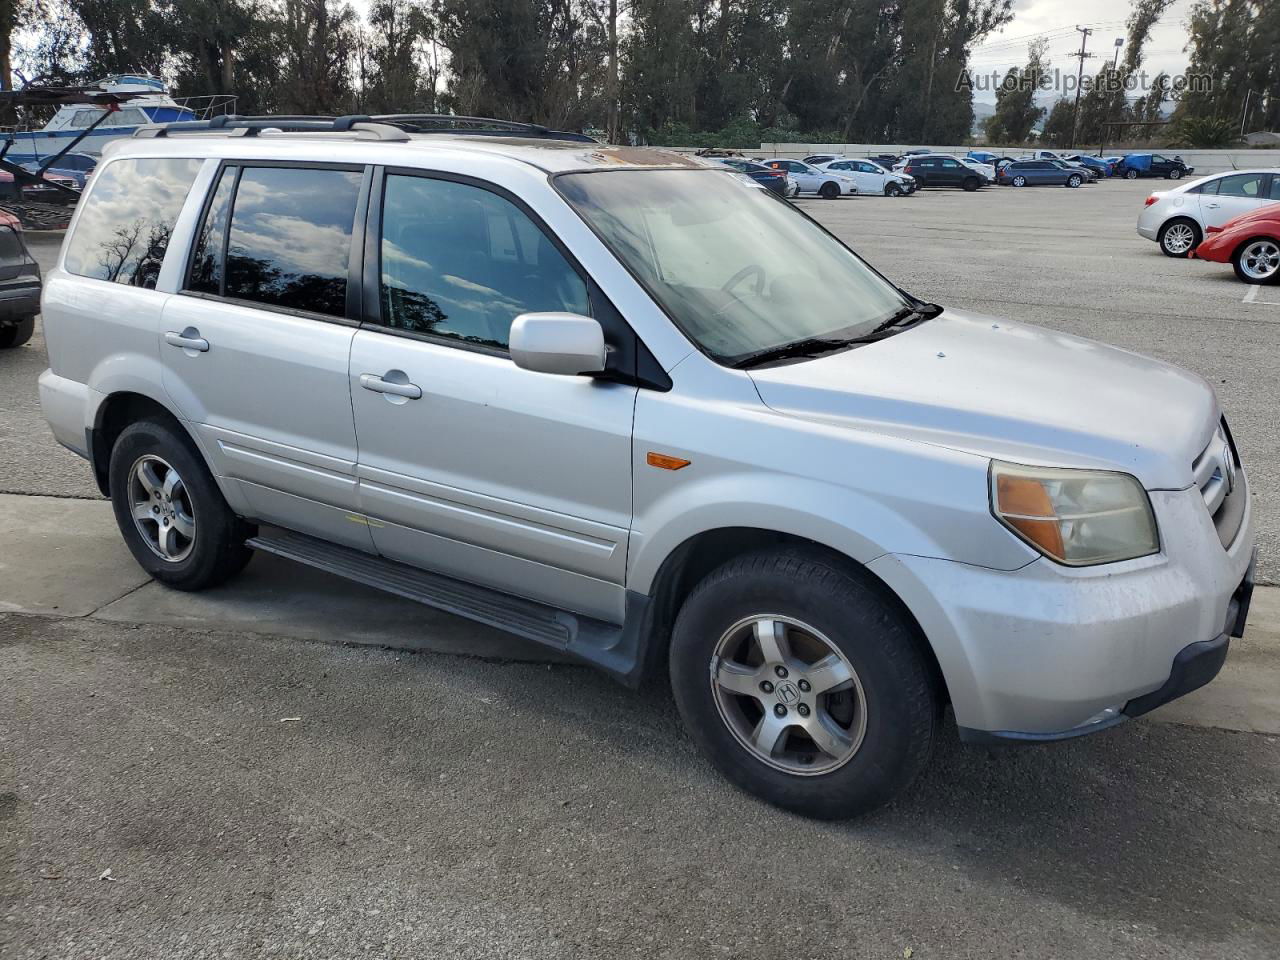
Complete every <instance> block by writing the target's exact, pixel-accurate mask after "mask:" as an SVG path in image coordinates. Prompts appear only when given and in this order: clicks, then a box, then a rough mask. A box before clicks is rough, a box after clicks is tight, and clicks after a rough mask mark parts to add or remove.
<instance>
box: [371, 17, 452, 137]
mask: <svg viewBox="0 0 1280 960" xmlns="http://www.w3.org/2000/svg"><path fill="white" fill-rule="evenodd" d="M434 35H435V22H434V20H433V19H432V16H431V12H430V11H429V10H428V9H427V7H426V5H425V4H424V3H422V2H421V0H378V2H376V3H374V4H373V6H372V7H371V8H370V9H369V30H368V37H369V40H368V44H367V49H366V51H365V52H366V56H367V63H366V65H365V70H364V71H363V72H362V76H361V80H362V83H361V98H362V103H361V111H362V112H368V113H435V112H436V83H437V81H438V80H439V65H438V62H437V61H435V60H433V59H432V58H431V57H430V54H429V45H430V44H431V42H432V40H433V39H434Z"/></svg>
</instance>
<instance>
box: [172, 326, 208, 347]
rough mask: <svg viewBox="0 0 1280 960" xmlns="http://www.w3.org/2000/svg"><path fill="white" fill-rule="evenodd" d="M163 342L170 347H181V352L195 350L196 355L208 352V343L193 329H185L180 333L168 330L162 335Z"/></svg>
mask: <svg viewBox="0 0 1280 960" xmlns="http://www.w3.org/2000/svg"><path fill="white" fill-rule="evenodd" d="M164 342H165V343H167V344H169V346H171V347H181V348H182V349H183V350H195V351H196V352H197V353H208V352H209V341H208V340H206V339H205V338H204V337H202V336H200V331H199V330H197V329H196V328H195V327H187V329H185V330H183V331H182V332H181V333H176V332H174V331H173V330H169V331H168V332H166V333H165V335H164Z"/></svg>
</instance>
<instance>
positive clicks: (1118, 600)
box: [870, 488, 1254, 742]
mask: <svg viewBox="0 0 1280 960" xmlns="http://www.w3.org/2000/svg"><path fill="white" fill-rule="evenodd" d="M1244 493H1245V496H1244V498H1243V499H1244V503H1245V507H1244V511H1245V512H1244V516H1243V518H1242V520H1241V524H1240V527H1239V530H1238V531H1237V533H1236V535H1235V538H1234V539H1233V540H1232V542H1231V543H1230V544H1229V546H1227V547H1226V548H1224V547H1223V545H1222V542H1221V540H1220V539H1219V536H1218V532H1217V529H1216V528H1215V527H1214V523H1213V519H1212V518H1211V517H1210V515H1209V512H1208V511H1207V510H1206V509H1205V506H1204V501H1203V498H1202V496H1201V495H1200V492H1199V491H1198V490H1197V489H1195V488H1190V489H1188V490H1179V491H1151V492H1150V497H1151V502H1152V507H1153V509H1154V510H1155V513H1156V519H1157V522H1158V523H1159V525H1160V530H1161V535H1162V538H1163V543H1162V547H1163V550H1162V552H1161V553H1159V554H1156V555H1154V556H1150V557H1143V558H1140V559H1137V560H1129V561H1124V562H1122V563H1114V564H1107V565H1104V566H1100V567H1093V568H1070V567H1063V566H1060V565H1058V564H1055V563H1053V562H1052V561H1049V560H1047V559H1044V558H1041V559H1037V560H1034V561H1032V562H1031V563H1028V564H1027V565H1026V566H1024V567H1022V568H1020V569H1018V570H1012V571H1008V570H992V569H988V568H985V567H977V566H972V565H968V564H962V563H956V562H953V561H948V560H939V559H930V558H924V557H907V556H902V555H888V556H885V557H881V558H879V559H878V560H875V561H873V562H872V563H871V564H870V568H871V570H872V571H873V572H875V573H876V574H877V575H879V576H880V577H881V579H883V580H884V581H885V582H886V583H887V584H888V586H889V587H890V588H892V589H893V590H894V591H895V592H896V593H897V594H898V596H899V597H901V598H902V600H903V602H904V603H905V604H906V605H907V607H908V608H909V609H910V610H911V612H912V613H913V614H914V615H915V617H916V620H917V621H918V622H919V624H920V627H921V629H922V630H923V631H924V634H925V636H926V637H928V639H929V642H930V645H931V646H932V647H933V650H934V653H935V654H936V655H937V658H938V663H939V666H940V667H941V669H942V674H943V677H944V679H945V681H946V685H947V691H948V693H949V694H950V697H951V702H952V705H953V707H954V709H955V714H956V722H957V723H958V724H959V726H960V728H961V733H962V735H963V736H964V737H965V738H966V739H969V740H975V739H976V740H988V741H990V740H1012V741H1023V742H1035V741H1043V740H1060V739H1067V738H1070V737H1074V736H1079V735H1081V734H1083V733H1091V732H1094V731H1095V730H1101V729H1104V728H1105V727H1107V726H1112V725H1114V724H1116V723H1120V722H1122V721H1123V720H1124V719H1125V717H1127V716H1136V715H1137V714H1138V713H1142V712H1146V710H1149V709H1153V708H1154V707H1155V706H1158V705H1159V704H1160V703H1164V702H1166V701H1167V700H1169V699H1172V698H1173V697H1175V696H1181V695H1182V694H1183V693H1186V692H1189V691H1190V690H1191V689H1194V688H1195V686H1198V685H1200V684H1201V683H1205V682H1208V680H1209V679H1212V676H1213V675H1215V674H1216V673H1217V668H1218V667H1220V666H1221V662H1218V663H1217V664H1216V665H1215V664H1214V663H1213V657H1214V656H1215V655H1217V654H1215V653H1214V651H1213V650H1208V648H1206V647H1204V644H1206V643H1207V644H1209V645H1210V646H1220V648H1221V652H1220V655H1221V656H1222V657H1225V655H1226V654H1225V651H1226V636H1229V635H1230V634H1231V633H1232V632H1233V630H1236V629H1238V628H1240V627H1242V626H1243V619H1242V613H1243V614H1244V615H1247V612H1248V598H1249V594H1250V592H1251V589H1252V587H1251V584H1252V563H1253V555H1254V548H1253V525H1252V510H1251V508H1250V507H1249V505H1248V496H1247V490H1246V491H1244ZM1219 641H1221V643H1219ZM1206 650H1208V652H1206ZM1187 651H1189V652H1187ZM1202 658H1207V659H1202ZM1210 668H1212V669H1210ZM1193 680H1198V681H1199V682H1198V683H1194V684H1193V683H1192V681H1193Z"/></svg>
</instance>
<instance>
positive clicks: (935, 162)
mask: <svg viewBox="0 0 1280 960" xmlns="http://www.w3.org/2000/svg"><path fill="white" fill-rule="evenodd" d="M902 172H903V173H905V174H906V175H907V176H909V177H915V178H916V184H917V185H918V187H919V188H920V189H924V188H925V187H960V188H961V189H962V190H968V191H974V190H977V189H978V188H979V187H980V186H982V185H983V184H984V183H985V182H986V179H985V178H984V177H983V176H982V175H981V174H979V173H978V172H977V171H976V170H973V169H971V168H969V167H966V166H965V165H964V164H963V163H961V162H960V161H959V160H957V159H955V158H954V157H914V156H912V157H910V158H909V159H908V160H907V165H906V166H905V167H904V168H903V170H902Z"/></svg>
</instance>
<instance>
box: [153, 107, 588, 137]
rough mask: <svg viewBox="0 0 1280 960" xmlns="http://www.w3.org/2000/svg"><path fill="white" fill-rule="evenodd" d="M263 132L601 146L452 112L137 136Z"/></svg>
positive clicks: (228, 122) (234, 121)
mask: <svg viewBox="0 0 1280 960" xmlns="http://www.w3.org/2000/svg"><path fill="white" fill-rule="evenodd" d="M264 130H280V131H283V132H285V133H346V132H355V133H363V134H366V135H368V136H370V137H371V138H372V139H376V140H389V141H404V140H408V139H409V134H410V133H451V134H460V135H466V136H477V137H534V138H537V139H540V140H568V141H572V142H576V143H596V142H597V141H596V140H595V139H594V138H593V137H589V136H587V135H586V134H585V133H570V132H568V131H565V130H552V129H550V128H549V127H544V126H542V125H540V124H536V123H519V122H517V121H514V120H494V119H492V118H491V117H458V116H454V115H452V114H448V113H388V114H380V115H377V116H366V115H364V114H352V115H350V116H345V117H320V116H285V115H281V116H258V117H241V116H237V115H235V114H225V115H223V116H220V117H213V118H212V119H210V120H187V121H183V122H180V123H169V124H165V125H163V126H151V127H140V128H139V129H138V130H136V131H134V134H133V135H134V136H135V137H152V138H154V137H166V136H168V135H169V134H170V133H188V132H192V133H195V132H202V131H207V132H215V133H227V134H230V135H232V136H241V137H252V136H257V135H258V134H259V133H261V132H262V131H264Z"/></svg>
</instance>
